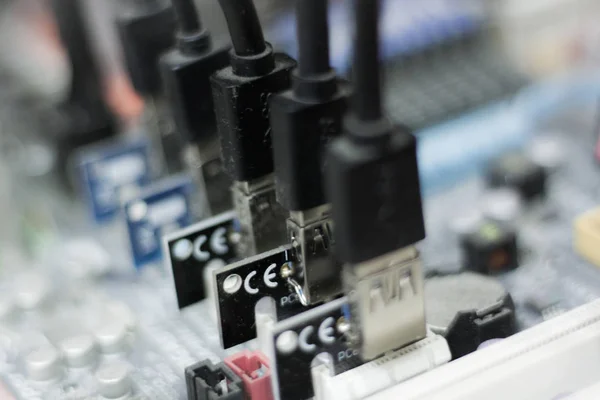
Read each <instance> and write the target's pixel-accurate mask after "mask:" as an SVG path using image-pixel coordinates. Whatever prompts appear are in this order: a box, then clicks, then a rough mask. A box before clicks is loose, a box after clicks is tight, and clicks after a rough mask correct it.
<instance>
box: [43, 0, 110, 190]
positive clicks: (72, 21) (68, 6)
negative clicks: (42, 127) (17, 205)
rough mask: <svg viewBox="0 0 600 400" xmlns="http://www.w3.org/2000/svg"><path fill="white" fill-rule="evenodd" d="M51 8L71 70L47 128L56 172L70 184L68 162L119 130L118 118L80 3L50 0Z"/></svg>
mask: <svg viewBox="0 0 600 400" xmlns="http://www.w3.org/2000/svg"><path fill="white" fill-rule="evenodd" d="M50 4H51V7H52V11H53V14H54V17H55V20H56V23H57V26H58V30H59V34H60V38H61V42H62V45H63V47H64V49H65V50H66V55H67V58H68V61H69V64H70V69H71V82H70V90H69V95H68V98H67V99H65V101H64V102H63V103H62V104H60V105H59V106H58V110H57V112H58V116H57V118H56V120H52V121H48V125H49V126H50V129H48V130H47V132H48V135H49V136H50V139H51V141H52V142H53V143H54V144H55V146H56V148H57V153H58V157H57V160H58V166H57V169H58V172H59V175H60V177H61V179H63V180H64V182H65V183H66V184H67V186H70V183H71V182H70V181H69V179H68V178H69V172H70V171H69V170H68V169H69V166H70V165H69V162H70V161H71V155H72V154H73V152H75V151H76V150H77V149H78V148H79V147H82V146H86V145H89V144H92V143H95V142H98V141H102V140H105V139H108V138H110V137H112V136H114V135H116V134H117V132H118V127H117V119H116V117H115V116H114V115H113V113H112V112H111V110H110V109H109V107H108V105H107V104H106V101H105V99H104V96H103V90H102V88H103V86H102V74H101V72H100V68H99V66H98V62H97V59H96V57H95V54H94V52H93V48H92V46H91V43H90V37H89V30H88V29H87V26H86V23H85V19H84V15H83V9H82V4H81V2H79V1H77V2H73V1H70V0H52V1H51V3H50Z"/></svg>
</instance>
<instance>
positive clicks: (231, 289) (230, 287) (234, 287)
mask: <svg viewBox="0 0 600 400" xmlns="http://www.w3.org/2000/svg"><path fill="white" fill-rule="evenodd" d="M241 287H242V277H241V276H239V275H238V274H232V275H229V276H228V277H227V278H225V281H223V290H224V291H225V292H226V293H229V294H234V293H236V292H237V291H238V290H240V288H241Z"/></svg>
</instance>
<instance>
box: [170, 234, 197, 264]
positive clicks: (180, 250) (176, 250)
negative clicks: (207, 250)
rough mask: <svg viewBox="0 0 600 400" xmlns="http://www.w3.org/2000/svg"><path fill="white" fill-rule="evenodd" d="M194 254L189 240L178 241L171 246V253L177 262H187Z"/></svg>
mask: <svg viewBox="0 0 600 400" xmlns="http://www.w3.org/2000/svg"><path fill="white" fill-rule="evenodd" d="M193 252H194V244H193V243H192V242H191V241H190V240H189V239H179V240H178V241H177V242H175V244H174V245H173V249H172V253H173V257H175V259H176V260H178V261H184V260H187V259H188V258H190V257H191V256H192V253H193Z"/></svg>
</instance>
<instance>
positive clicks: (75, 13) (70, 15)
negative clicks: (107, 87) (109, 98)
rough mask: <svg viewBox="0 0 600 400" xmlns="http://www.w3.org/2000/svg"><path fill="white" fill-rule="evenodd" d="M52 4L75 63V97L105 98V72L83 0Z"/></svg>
mask: <svg viewBox="0 0 600 400" xmlns="http://www.w3.org/2000/svg"><path fill="white" fill-rule="evenodd" d="M51 6H52V11H53V13H54V17H55V20H56V23H57V26H58V30H59V34H60V38H61V42H62V44H63V47H64V48H65V51H66V54H67V58H68V60H69V63H70V65H71V93H70V97H71V100H73V101H91V99H94V100H96V101H98V100H99V99H101V98H102V83H101V75H100V71H99V69H98V65H97V62H96V59H95V57H94V55H93V52H92V48H91V44H90V38H89V32H88V30H87V29H86V26H85V21H84V17H83V10H82V8H81V7H82V6H81V0H75V1H73V0H52V2H51Z"/></svg>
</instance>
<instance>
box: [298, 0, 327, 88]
mask: <svg viewBox="0 0 600 400" xmlns="http://www.w3.org/2000/svg"><path fill="white" fill-rule="evenodd" d="M296 15H297V31H298V46H299V51H298V73H299V74H300V76H311V75H319V74H323V73H327V72H329V71H330V70H331V66H330V64H329V29H328V28H329V25H328V22H327V0H296Z"/></svg>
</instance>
